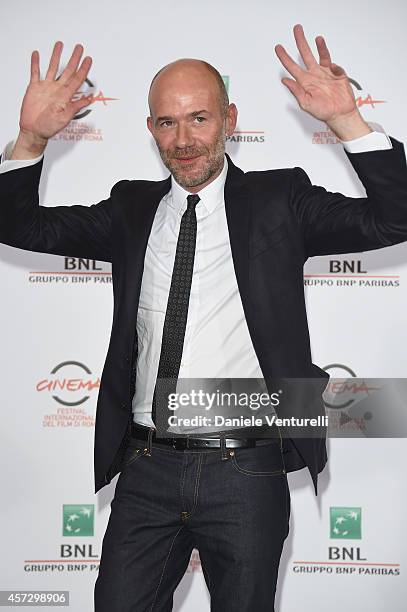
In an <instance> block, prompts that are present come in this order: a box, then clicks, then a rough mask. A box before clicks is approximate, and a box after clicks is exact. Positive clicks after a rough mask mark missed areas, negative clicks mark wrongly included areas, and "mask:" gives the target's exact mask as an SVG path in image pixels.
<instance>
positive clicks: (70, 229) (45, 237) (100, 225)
mask: <svg viewBox="0 0 407 612" xmlns="http://www.w3.org/2000/svg"><path fill="white" fill-rule="evenodd" d="M42 164H43V160H41V161H39V162H38V163H36V164H34V165H31V166H28V167H23V168H19V169H15V170H10V171H8V172H4V173H1V174H0V242H2V243H4V244H7V245H10V246H13V247H17V248H20V249H25V250H28V251H36V252H40V253H52V254H54V255H65V256H68V257H81V258H84V259H96V260H99V261H109V262H111V260H112V254H111V222H112V195H113V192H114V191H115V188H116V187H117V185H119V183H121V182H122V181H120V182H119V183H116V185H114V187H113V188H112V190H111V193H110V197H109V198H107V199H106V200H102V201H101V202H99V203H98V204H93V205H91V206H82V205H79V204H77V205H73V206H54V207H48V206H40V205H39V197H38V186H39V182H40V176H41V169H42ZM123 182H127V181H123Z"/></svg>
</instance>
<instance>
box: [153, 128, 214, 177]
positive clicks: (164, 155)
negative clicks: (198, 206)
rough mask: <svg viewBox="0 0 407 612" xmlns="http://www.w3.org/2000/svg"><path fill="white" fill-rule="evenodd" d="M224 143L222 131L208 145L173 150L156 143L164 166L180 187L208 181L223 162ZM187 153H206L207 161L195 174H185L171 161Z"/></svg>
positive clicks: (193, 154)
mask: <svg viewBox="0 0 407 612" xmlns="http://www.w3.org/2000/svg"><path fill="white" fill-rule="evenodd" d="M225 143H226V135H225V133H224V132H223V131H221V132H219V134H218V136H217V138H216V140H215V141H214V142H213V144H211V146H210V147H188V148H185V149H175V150H164V149H162V148H161V147H160V145H159V144H158V143H157V147H158V150H159V152H160V156H161V159H162V161H163V163H164V165H165V167H166V168H167V169H168V170H169V171H170V172H171V174H172V176H173V177H174V179H175V180H176V181H177V183H178V184H179V185H181V187H184V189H188V188H190V187H197V186H198V185H202V183H205V182H206V181H208V180H209V179H210V178H211V177H212V176H214V175H215V174H216V173H217V172H218V171H219V169H220V168H221V167H222V164H223V157H224V155H225ZM188 155H191V156H196V155H206V156H207V161H206V164H205V166H204V167H203V168H202V170H201V172H200V173H199V174H197V175H195V176H187V175H186V174H185V172H183V171H182V168H178V167H176V166H175V164H174V163H173V159H174V157H175V158H177V157H178V158H180V157H187V156H188Z"/></svg>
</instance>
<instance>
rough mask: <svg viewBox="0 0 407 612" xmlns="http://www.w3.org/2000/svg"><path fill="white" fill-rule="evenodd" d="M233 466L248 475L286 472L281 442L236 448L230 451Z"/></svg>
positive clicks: (274, 474) (271, 474)
mask: <svg viewBox="0 0 407 612" xmlns="http://www.w3.org/2000/svg"><path fill="white" fill-rule="evenodd" d="M229 455H230V456H231V459H232V466H233V467H234V468H235V470H236V471H237V472H239V473H240V474H245V475H246V476H279V475H281V474H285V469H284V462H283V458H282V455H281V449H280V445H279V444H268V445H264V446H255V447H252V448H234V449H233V450H231V451H230V452H229Z"/></svg>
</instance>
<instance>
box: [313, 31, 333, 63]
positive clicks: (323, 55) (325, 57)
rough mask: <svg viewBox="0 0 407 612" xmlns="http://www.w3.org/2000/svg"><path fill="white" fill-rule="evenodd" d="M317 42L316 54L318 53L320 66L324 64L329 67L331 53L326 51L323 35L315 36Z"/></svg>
mask: <svg viewBox="0 0 407 612" xmlns="http://www.w3.org/2000/svg"><path fill="white" fill-rule="evenodd" d="M315 42H316V44H317V49H318V54H319V63H320V65H321V66H325V67H326V68H329V67H330V65H331V63H332V60H331V55H330V53H329V51H328V47H327V46H326V42H325V39H324V37H323V36H317V37H316V39H315Z"/></svg>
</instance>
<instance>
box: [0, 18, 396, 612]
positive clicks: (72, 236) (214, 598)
mask: <svg viewBox="0 0 407 612" xmlns="http://www.w3.org/2000/svg"><path fill="white" fill-rule="evenodd" d="M294 36H295V39H296V43H297V47H298V49H299V51H300V54H301V57H302V59H303V60H304V63H305V69H303V68H301V67H300V66H299V65H298V64H296V63H295V62H294V61H293V60H292V59H291V58H290V56H289V55H288V54H287V52H286V51H285V49H284V48H283V47H282V46H281V45H277V46H276V48H275V50H276V53H277V56H278V57H279V59H280V61H281V62H282V64H283V65H284V66H285V68H286V69H287V70H288V71H289V72H290V74H291V75H292V76H293V79H290V78H284V79H283V83H284V84H285V85H286V86H287V88H288V89H289V90H290V91H291V92H292V93H293V95H294V96H295V97H296V99H297V100H298V102H299V104H300V106H301V108H303V109H304V110H306V111H307V112H309V113H310V114H311V115H313V116H314V117H316V118H317V119H320V120H323V121H325V122H326V123H327V125H328V126H329V127H330V128H331V129H332V130H333V131H334V132H335V134H336V135H337V136H338V138H340V139H341V140H342V141H343V143H344V146H345V147H346V150H347V155H348V157H349V159H350V161H351V163H352V165H353V167H354V168H355V170H356V171H357V173H358V175H359V178H360V179H361V181H362V182H363V184H364V186H365V188H366V191H367V196H368V197H367V198H348V197H346V196H343V195H341V194H339V193H330V192H327V191H326V190H324V189H323V188H322V187H317V186H312V185H311V183H310V181H309V179H308V177H307V175H306V174H305V172H304V171H303V170H301V169H300V168H294V169H282V170H271V171H266V172H249V173H246V174H245V173H243V172H242V171H241V170H240V169H238V168H237V167H236V166H234V164H233V163H232V161H231V159H230V158H229V157H228V156H227V157H225V140H226V137H227V136H230V135H231V134H233V131H234V129H235V126H236V121H237V109H236V106H235V105H234V104H229V101H228V99H227V94H226V91H225V89H224V86H223V83H222V79H221V78H220V76H219V74H218V73H217V71H216V70H215V69H214V68H213V67H211V66H209V65H208V64H206V63H204V62H200V61H197V60H178V61H177V62H174V63H172V64H169V65H168V66H165V67H164V68H163V69H162V70H161V71H160V72H159V73H158V74H157V75H156V76H155V78H154V79H153V81H152V84H151V88H150V92H149V105H150V116H149V117H148V119H147V125H148V129H149V130H150V132H151V133H152V135H153V137H154V139H155V141H156V143H157V146H158V149H159V151H160V155H161V158H162V160H163V162H164V164H165V165H166V167H167V168H168V169H169V171H170V173H171V177H169V178H168V179H166V180H164V181H157V182H154V181H120V182H119V183H117V184H116V185H115V186H114V187H113V189H112V191H111V195H110V197H109V198H108V199H106V200H103V201H102V202H100V203H98V204H96V205H93V206H90V207H86V206H72V207H65V206H62V207H54V208H47V207H41V206H40V207H39V206H38V183H39V179H40V173H41V166H42V155H43V152H44V149H45V146H46V144H47V142H48V139H49V138H51V137H52V136H53V135H54V134H55V133H57V132H58V131H60V130H61V129H62V128H63V127H64V126H65V125H67V123H68V122H69V121H70V120H71V119H72V118H73V116H74V115H75V113H77V112H78V111H79V110H81V109H82V108H84V107H85V106H86V105H87V104H90V103H91V98H90V97H89V98H82V99H80V100H75V101H72V97H73V95H74V93H75V92H76V91H77V90H78V88H79V87H80V85H81V84H82V83H83V81H84V80H85V78H86V75H87V74H88V71H89V69H90V65H91V59H90V58H88V57H86V58H85V59H84V60H83V62H82V63H81V65H80V67H79V68H78V66H79V63H80V59H81V56H82V47H81V46H80V45H77V46H76V47H75V49H74V52H73V54H72V56H71V58H70V60H69V62H68V64H67V67H66V68H65V70H64V71H63V72H62V75H61V76H60V78H59V79H58V80H56V75H57V71H58V65H59V60H60V56H61V51H62V43H60V42H58V43H56V45H55V47H54V51H53V54H52V57H51V60H50V64H49V68H48V71H47V74H46V76H45V79H44V80H40V78H39V55H38V52H36V51H35V52H33V55H32V61H31V82H30V85H29V87H28V89H27V92H26V94H25V97H24V100H23V104H22V109H21V117H20V134H19V136H18V138H17V140H16V142H15V144H14V146H13V145H10V146H9V147H8V148H7V149H6V151H5V155H4V158H5V159H4V160H2V165H1V166H0V169H1V174H0V198H1V201H0V239H1V241H2V242H4V243H5V244H9V245H12V246H17V247H19V248H24V249H28V250H32V251H41V252H47V253H54V254H58V255H67V256H76V257H84V258H89V259H97V260H102V261H111V262H113V269H112V270H113V271H112V274H113V285H114V292H115V305H114V314H113V328H112V335H111V341H110V346H109V351H108V354H107V358H106V363H105V367H104V371H103V377H102V384H101V389H100V393H99V399H98V408H97V419H96V432H95V489H96V491H98V490H99V489H101V488H102V487H103V486H104V485H105V484H107V483H108V482H110V481H111V479H112V478H113V477H114V476H115V475H116V474H117V473H118V472H119V471H120V472H121V473H120V476H119V479H118V482H117V485H116V490H115V496H114V499H113V501H112V507H111V515H110V518H109V524H108V528H107V531H106V534H105V537H104V540H103V549H102V558H101V564H100V570H99V576H98V579H97V581H96V586H95V609H96V611H97V612H105V611H106V612H107V611H109V612H119V611H120V612H130V611H137V612H141V611H147V610H149V611H153V610H154V611H169V610H171V609H172V601H173V592H174V590H175V588H176V586H177V584H178V583H179V581H180V580H181V578H182V576H183V574H184V572H185V570H186V567H187V565H188V561H189V557H190V554H191V551H192V549H193V548H194V547H196V548H198V550H199V553H200V558H201V563H202V568H203V572H204V576H205V580H206V583H207V586H208V589H209V592H210V596H211V609H212V610H216V612H220V611H222V612H227V611H229V612H232V611H236V610H239V612H249V611H250V612H252V611H253V610H257V611H266V610H267V611H270V610H273V609H274V595H275V588H276V582H277V575H278V565H279V560H280V555H281V550H282V546H283V543H284V540H285V538H286V536H287V534H288V529H289V516H290V493H289V489H288V483H287V472H288V471H292V470H296V469H300V468H302V467H305V466H307V467H308V469H309V471H310V474H311V476H312V479H313V482H314V487H315V492H317V476H318V473H319V472H321V470H322V469H323V467H324V465H325V463H326V449H325V440H324V438H318V437H317V438H313V439H301V438H298V439H290V438H284V440H283V439H282V437H281V436H280V435H278V436H277V435H276V436H275V437H273V436H270V437H269V438H267V439H265V438H263V439H256V438H255V437H253V436H252V435H251V436H249V435H248V436H247V437H246V438H244V437H242V436H240V437H233V436H232V435H230V434H225V433H224V432H222V433H221V432H219V435H217V436H216V435H215V436H212V437H211V439H210V440H209V439H208V438H204V437H199V436H196V437H194V439H193V440H192V439H189V440H188V443H186V442H185V439H183V440H182V441H180V440H179V439H172V438H170V437H168V438H165V437H164V438H163V437H160V438H158V437H157V436H156V434H155V431H154V428H155V425H156V423H157V418H160V417H162V413H161V412H160V408H159V406H158V405H157V402H156V396H155V384H156V381H158V380H159V379H163V378H169V379H171V380H176V379H177V378H178V377H179V378H182V377H186V378H188V377H198V378H199V377H202V378H204V377H208V378H210V377H213V378H216V377H219V378H221V377H224V376H227V377H234V378H244V377H253V378H255V377H258V378H261V377H262V376H264V378H265V379H266V380H268V379H270V378H271V377H277V378H278V377H305V378H307V377H321V389H320V390H322V388H323V387H324V386H325V384H326V378H325V373H323V372H322V371H321V370H320V369H319V368H318V367H317V366H315V365H314V364H312V361H311V354H310V347H309V337H308V329H307V322H306V314H305V305H304V294H303V277H302V268H303V264H304V262H305V260H306V259H307V257H308V256H311V255H320V254H327V253H343V252H355V251H363V250H368V249H375V248H380V247H383V246H388V245H390V244H396V243H398V242H402V241H404V240H406V239H407V214H406V213H407V172H406V163H405V157H404V149H403V146H402V145H401V143H399V142H398V141H396V140H395V139H393V138H392V139H391V140H390V139H389V138H388V137H387V136H386V135H385V134H383V133H378V132H374V131H373V130H372V129H371V127H370V126H369V125H368V124H367V123H365V121H364V120H363V119H362V117H361V116H360V114H359V111H358V109H357V107H356V104H355V99H354V96H353V93H352V89H351V87H350V85H349V82H348V79H347V76H346V74H345V72H344V70H343V69H342V68H340V67H339V66H337V65H335V64H333V63H332V62H331V58H330V54H329V51H328V49H327V46H326V44H325V41H324V39H323V38H322V37H317V38H316V44H317V48H318V52H319V63H318V62H317V61H316V60H315V58H314V56H313V54H312V52H311V50H310V48H309V45H308V43H307V41H306V39H305V37H304V33H303V30H302V27H301V26H300V25H297V26H295V27H294ZM322 408H323V406H322V402H321V401H320V402H319V404H318V406H317V407H316V408H315V410H314V408H312V410H314V412H313V414H316V412H318V411H322ZM307 410H311V409H310V408H309V406H304V411H307ZM312 410H311V413H312ZM315 411H316V412H315ZM240 433H241V432H240ZM278 433H279V432H278Z"/></svg>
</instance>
